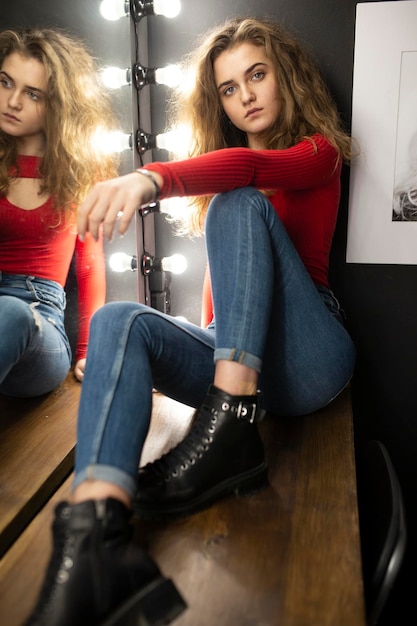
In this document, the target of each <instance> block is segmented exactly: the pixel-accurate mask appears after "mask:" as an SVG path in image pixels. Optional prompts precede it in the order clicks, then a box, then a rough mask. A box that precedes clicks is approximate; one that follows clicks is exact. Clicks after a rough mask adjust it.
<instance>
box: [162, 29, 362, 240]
mask: <svg viewBox="0 0 417 626" xmlns="http://www.w3.org/2000/svg"><path fill="white" fill-rule="evenodd" d="M244 42H250V43H252V44H255V45H256V46H259V47H262V48H264V50H265V54H266V56H267V57H268V58H269V59H270V60H271V61H272V63H273V66H274V68H275V72H276V78H277V83H278V94H279V98H280V99H281V106H280V115H279V116H278V118H277V120H276V122H275V124H273V126H271V127H270V128H269V129H268V130H267V131H266V132H265V133H264V139H265V143H266V146H267V148H268V149H283V148H289V147H290V146H293V145H295V144H296V143H298V142H299V141H301V140H302V139H304V138H306V137H311V136H312V135H314V134H315V133H320V134H321V135H323V136H324V137H326V139H327V140H328V141H329V143H330V144H332V145H333V146H334V147H335V148H336V149H337V151H338V153H339V155H340V158H342V159H343V160H344V161H345V162H348V161H349V160H350V158H351V156H352V152H351V139H350V137H349V135H348V134H347V133H346V132H345V130H344V129H343V127H342V123H341V120H340V116H339V113H338V110H337V107H336V105H335V103H334V101H333V99H332V97H331V95H330V93H329V90H328V88H327V86H326V84H325V82H324V80H323V78H322V76H321V74H320V72H319V70H318V68H317V66H316V64H315V62H314V61H313V59H312V57H311V55H310V54H309V52H308V51H307V49H306V48H305V47H303V46H302V45H300V43H299V42H298V41H297V40H296V38H295V37H294V36H293V35H291V34H290V33H288V32H287V31H286V30H284V29H283V28H282V27H281V26H280V25H279V24H277V23H276V22H274V21H272V20H269V19H259V18H234V19H231V20H228V21H226V22H225V23H224V24H222V25H221V26H219V27H216V28H215V29H213V30H211V31H209V33H208V34H206V35H205V36H204V37H203V38H202V39H201V43H200V45H199V46H198V47H197V49H196V50H195V51H194V52H192V53H191V54H190V55H188V56H187V57H186V58H185V60H184V65H185V67H186V68H187V71H188V72H189V73H190V74H191V75H192V87H191V89H190V90H188V91H187V90H185V89H183V88H182V89H180V90H179V91H178V93H175V94H174V96H173V98H172V100H171V102H170V114H169V117H170V122H171V123H172V124H175V125H183V124H184V125H186V126H188V127H189V128H190V130H191V133H190V135H191V137H192V145H191V148H190V151H189V156H197V155H199V154H204V153H207V152H210V151H212V150H218V149H221V148H227V147H234V146H247V138H246V134H245V133H243V132H241V131H240V130H239V129H237V128H236V127H234V126H233V125H231V124H230V123H228V120H227V118H226V115H225V113H224V111H223V108H222V105H221V101H220V97H219V93H218V90H217V87H216V82H215V77H214V62H215V60H216V59H217V58H218V57H219V55H220V54H221V53H222V52H224V51H225V50H229V49H231V48H233V47H234V46H236V45H239V44H241V43H244ZM209 200H210V198H209V197H207V196H205V197H200V198H195V199H193V201H192V202H193V207H194V209H193V211H192V212H191V213H190V216H189V221H190V223H189V225H188V228H185V229H183V230H184V231H186V230H188V231H190V232H191V233H192V234H199V233H201V231H202V224H203V221H204V216H205V213H206V210H207V206H208V202H209Z"/></svg>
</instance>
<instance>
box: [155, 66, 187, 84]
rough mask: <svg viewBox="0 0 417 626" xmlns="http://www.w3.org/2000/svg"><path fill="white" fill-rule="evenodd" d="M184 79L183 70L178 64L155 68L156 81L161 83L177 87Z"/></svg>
mask: <svg viewBox="0 0 417 626" xmlns="http://www.w3.org/2000/svg"><path fill="white" fill-rule="evenodd" d="M181 79H182V71H181V68H180V67H179V66H178V65H167V66H166V67H159V68H157V69H156V70H155V81H156V82H157V83H158V84H159V85H167V86H168V87H176V86H177V85H179V84H180V82H181Z"/></svg>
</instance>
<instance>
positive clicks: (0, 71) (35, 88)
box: [0, 70, 45, 95]
mask: <svg viewBox="0 0 417 626" xmlns="http://www.w3.org/2000/svg"><path fill="white" fill-rule="evenodd" d="M0 74H3V76H5V77H6V78H7V80H10V81H12V82H13V83H14V82H15V80H14V79H13V78H12V77H11V76H10V74H8V73H7V72H5V71H4V70H0ZM25 89H29V91H37V92H38V93H40V94H43V95H45V92H44V91H43V89H39V87H31V85H26V86H25Z"/></svg>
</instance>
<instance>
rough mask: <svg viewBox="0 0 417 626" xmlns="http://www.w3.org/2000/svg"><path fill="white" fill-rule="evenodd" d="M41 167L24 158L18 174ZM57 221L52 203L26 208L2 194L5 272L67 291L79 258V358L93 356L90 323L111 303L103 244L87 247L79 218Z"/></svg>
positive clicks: (90, 242) (0, 251)
mask: <svg viewBox="0 0 417 626" xmlns="http://www.w3.org/2000/svg"><path fill="white" fill-rule="evenodd" d="M40 165H41V159H40V158H39V157H33V156H19V157H18V161H17V166H18V171H17V176H18V177H20V178H40V173H39V167H40ZM11 174H13V170H12V171H11ZM56 223H57V212H56V211H55V210H54V209H53V208H52V202H51V200H50V199H48V200H47V201H46V202H44V203H43V204H42V205H40V206H39V207H37V208H35V209H32V210H26V209H22V208H20V207H18V206H15V205H14V204H12V203H11V202H9V201H8V200H7V198H5V197H4V196H3V197H1V196H0V270H1V271H2V272H4V273H6V274H23V275H27V276H36V277H38V278H46V279H48V280H54V281H56V282H57V283H59V284H60V285H62V286H63V287H64V286H65V282H66V280H67V276H68V271H69V267H70V263H71V260H72V258H73V256H74V259H75V270H76V276H77V285H78V317H79V326H78V344H77V350H76V355H75V358H76V360H79V359H81V358H84V357H85V356H86V353H87V341H88V330H89V325H90V319H91V317H92V315H93V313H94V312H95V311H96V310H97V309H98V308H99V307H100V306H102V305H103V304H104V301H105V291H106V282H105V264H104V252H103V242H102V241H98V242H95V241H94V239H93V238H92V237H87V238H86V239H85V242H84V243H81V242H80V241H79V239H78V237H77V236H76V228H75V223H74V220H73V221H72V223H71V224H67V223H64V224H61V225H59V226H56Z"/></svg>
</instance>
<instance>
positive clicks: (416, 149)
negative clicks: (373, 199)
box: [392, 132, 417, 222]
mask: <svg viewBox="0 0 417 626" xmlns="http://www.w3.org/2000/svg"><path fill="white" fill-rule="evenodd" d="M409 159H410V160H409V173H408V175H407V176H406V177H405V178H404V179H403V180H402V181H401V183H400V184H399V185H397V186H396V188H395V189H394V196H393V210H392V219H393V221H396V222H407V221H410V222H416V221H417V132H416V133H414V135H413V137H412V138H411V141H410V146H409Z"/></svg>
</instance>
